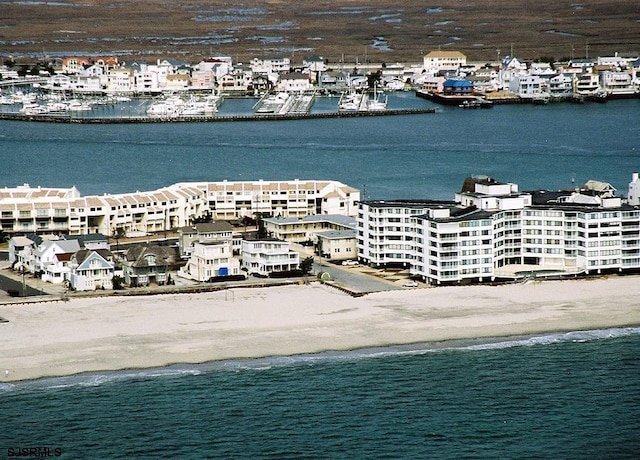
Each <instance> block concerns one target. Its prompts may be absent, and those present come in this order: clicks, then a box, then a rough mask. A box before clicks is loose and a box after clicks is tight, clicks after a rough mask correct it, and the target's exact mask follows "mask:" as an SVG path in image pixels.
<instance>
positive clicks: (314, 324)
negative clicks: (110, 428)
mask: <svg viewBox="0 0 640 460" xmlns="http://www.w3.org/2000/svg"><path fill="white" fill-rule="evenodd" d="M638 299H640V278H639V277H635V276H628V277H615V276H614V277H608V278H601V279H590V280H570V281H547V282H534V283H528V284H518V285H506V286H464V287H438V288H427V289H415V290H402V291H389V292H380V293H374V294H369V295H366V296H364V297H359V298H353V297H350V296H348V295H346V294H343V293H342V292H340V291H338V290H336V289H333V288H331V287H329V286H324V285H322V284H319V283H312V284H311V285H305V286H298V285H292V286H285V287H272V288H260V289H251V288H240V289H233V290H229V291H217V292H212V293H204V294H179V295H156V296H148V297H103V298H99V297H96V298H88V299H72V300H70V301H68V302H49V303H34V304H4V305H0V317H2V318H4V319H6V320H8V322H5V323H0V349H1V350H2V354H1V355H0V382H7V381H15V380H24V379H35V378H39V377H45V376H60V375H71V374H76V373H81V372H87V371H103V370H118V369H129V368H148V367H158V366H164V365H168V364H174V363H200V362H206V361H213V360H223V359H231V358H257V357H264V356H273V355H293V354H300V353H314V352H320V351H327V350H352V349H357V348H364V347H373V346H384V345H396V344H409V343H418V342H437V341H443V340H448V339H465V338H482V337H502V336H513V335H529V334H538V333H546V332H557V331H575V330H589V329H602V328H610V327H624V326H637V325H640V301H638Z"/></svg>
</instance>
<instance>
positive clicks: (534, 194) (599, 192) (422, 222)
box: [357, 173, 640, 284]
mask: <svg viewBox="0 0 640 460" xmlns="http://www.w3.org/2000/svg"><path fill="white" fill-rule="evenodd" d="M637 177H638V176H637V174H636V173H634V175H633V178H632V181H631V183H630V185H629V190H630V195H629V201H628V202H625V201H624V200H623V199H622V198H621V197H618V196H615V189H614V188H613V187H612V186H611V185H610V184H608V183H606V182H601V181H589V182H587V183H586V184H585V185H584V186H582V187H581V188H578V189H577V190H568V191H559V192H550V191H531V192H520V191H518V187H517V185H516V184H510V183H500V182H498V181H495V180H493V179H491V178H488V177H474V178H469V179H467V180H466V181H465V184H464V185H463V187H462V190H461V191H460V192H458V193H457V194H456V197H455V200H452V201H429V200H408V201H365V202H361V203H360V205H359V206H360V212H359V215H358V218H357V221H358V235H357V240H358V258H359V260H360V261H361V262H364V263H367V264H370V265H373V266H377V267H382V266H401V267H405V268H408V269H409V270H410V273H411V274H412V275H413V276H416V277H419V278H421V279H423V280H424V281H426V282H428V283H431V284H449V283H462V282H490V281H494V280H496V279H517V278H522V277H525V276H546V275H550V274H552V275H555V276H568V275H570V276H578V275H589V274H597V273H612V272H615V273H619V272H625V271H634V270H635V271H637V270H640V207H639V206H638V204H637V191H638V189H639V188H640V187H639V186H638V178H637ZM632 193H633V195H632Z"/></svg>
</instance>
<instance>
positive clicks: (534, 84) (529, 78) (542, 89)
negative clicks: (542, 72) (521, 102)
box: [509, 75, 549, 99]
mask: <svg viewBox="0 0 640 460" xmlns="http://www.w3.org/2000/svg"><path fill="white" fill-rule="evenodd" d="M547 83H548V82H547V80H545V79H544V78H541V77H539V76H537V75H516V76H514V77H513V78H512V79H511V81H510V82H509V91H511V92H512V93H514V94H516V95H517V96H519V97H520V98H522V99H537V98H541V97H548V96H549V89H548V84H547Z"/></svg>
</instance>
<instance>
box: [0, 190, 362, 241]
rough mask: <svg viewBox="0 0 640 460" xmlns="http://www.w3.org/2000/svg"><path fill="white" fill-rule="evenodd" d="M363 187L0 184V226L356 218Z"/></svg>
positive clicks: (57, 228) (124, 226) (108, 227)
mask: <svg viewBox="0 0 640 460" xmlns="http://www.w3.org/2000/svg"><path fill="white" fill-rule="evenodd" d="M359 199H360V192H359V191H358V190H357V189H355V188H353V187H350V186H348V185H345V184H342V183H340V182H336V181H328V180H324V181H322V180H297V179H296V180H292V181H262V180H259V181H247V182H231V181H222V182H184V183H179V184H174V185H171V186H169V187H165V188H161V189H158V190H155V191H150V192H135V193H124V194H117V195H110V194H107V195H93V196H86V197H82V196H81V195H80V192H79V191H78V190H77V189H76V188H75V187H72V188H70V189H61V188H42V187H38V188H31V187H30V186H29V185H28V184H25V185H23V186H19V187H14V188H8V187H5V188H2V189H0V231H2V232H3V233H5V234H7V235H9V236H14V235H26V234H27V233H39V234H45V233H58V234H61V233H69V234H74V235H77V234H87V233H102V234H104V235H113V234H114V232H115V231H116V229H121V230H122V231H124V232H125V233H126V234H127V235H129V236H132V235H145V234H147V233H158V232H162V231H167V230H171V229H175V228H178V227H184V226H186V225H188V224H189V223H190V222H191V220H192V219H194V218H197V217H202V216H204V215H205V214H207V213H210V214H211V216H212V218H213V219H214V220H232V219H241V218H243V217H245V216H248V217H256V216H258V215H262V216H281V217H304V216H307V215H311V214H327V215H328V214H342V215H348V216H354V215H355V214H356V213H357V206H356V202H357V201H358V200H359Z"/></svg>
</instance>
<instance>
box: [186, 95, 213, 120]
mask: <svg viewBox="0 0 640 460" xmlns="http://www.w3.org/2000/svg"><path fill="white" fill-rule="evenodd" d="M218 99H219V98H218V97H217V96H213V95H212V96H207V97H205V98H196V97H192V98H191V99H189V100H188V101H187V102H186V103H185V104H184V107H183V109H182V111H181V112H180V114H179V115H180V116H183V117H193V116H207V115H213V114H214V113H216V112H217V111H218V105H217V102H218Z"/></svg>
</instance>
